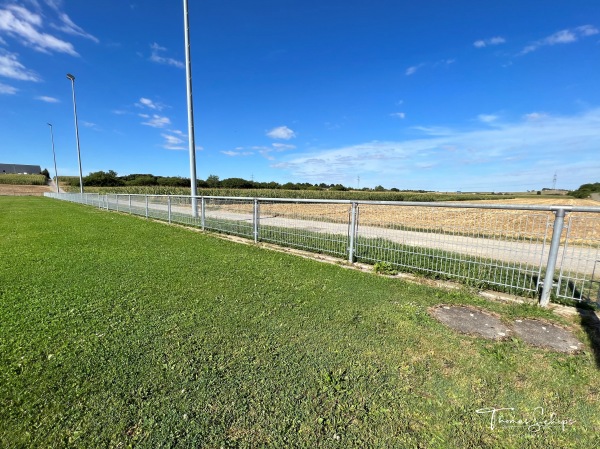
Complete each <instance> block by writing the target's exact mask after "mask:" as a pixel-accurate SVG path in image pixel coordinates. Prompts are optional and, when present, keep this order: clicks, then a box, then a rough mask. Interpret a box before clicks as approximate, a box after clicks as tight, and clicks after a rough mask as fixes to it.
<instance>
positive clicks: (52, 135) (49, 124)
mask: <svg viewBox="0 0 600 449" xmlns="http://www.w3.org/2000/svg"><path fill="white" fill-rule="evenodd" d="M47 125H48V126H49V127H50V139H51V140H52V156H54V178H55V179H56V193H59V192H58V171H56V151H54V131H53V130H52V123H47Z"/></svg>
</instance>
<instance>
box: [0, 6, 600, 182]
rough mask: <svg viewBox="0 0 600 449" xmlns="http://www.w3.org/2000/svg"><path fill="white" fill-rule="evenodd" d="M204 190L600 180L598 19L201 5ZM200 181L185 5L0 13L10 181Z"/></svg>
mask: <svg viewBox="0 0 600 449" xmlns="http://www.w3.org/2000/svg"><path fill="white" fill-rule="evenodd" d="M189 14H190V29H191V49H192V65H193V91H194V114H195V137H196V145H197V152H196V160H197V175H198V177H199V178H202V179H205V178H206V177H208V176H209V175H210V174H215V175H218V176H219V177H220V178H221V179H224V178H228V177H241V178H245V179H254V180H257V181H277V182H281V183H284V182H287V181H292V182H312V183H321V182H326V183H342V184H344V185H348V186H354V187H356V186H358V187H374V186H375V185H378V184H381V185H383V186H384V187H386V188H391V187H398V188H400V189H426V190H440V191H454V190H463V191H524V190H532V189H535V190H537V189H540V188H542V187H551V186H552V181H553V177H554V174H555V173H556V176H557V183H556V186H557V187H558V188H567V189H573V188H577V187H578V186H579V185H580V184H582V183H586V182H598V181H600V157H599V156H598V155H599V154H600V89H599V85H600V84H599V83H600V81H599V80H600V75H599V74H600V57H599V56H600V4H599V3H598V1H597V0H570V1H562V0H545V1H538V0H535V1H533V0H502V1H500V0H498V1H496V0H489V1H474V0H469V1H466V0H452V1H450V0H437V1H434V0H421V1H418V2H415V1H404V0H371V1H368V2H367V1H364V0H360V1H359V0H344V1H338V0H319V1H311V0H308V1H307V0H254V1H252V2H249V1H244V0H202V1H200V0H190V5H189ZM67 73H72V74H73V75H75V77H76V81H75V89H76V96H77V112H78V118H79V131H80V142H81V159H82V166H83V172H84V175H85V174H87V173H89V172H92V171H98V170H105V171H107V170H115V171H116V172H118V173H119V174H120V175H125V174H130V173H153V174H155V175H163V176H185V177H189V173H190V171H189V153H188V137H187V129H188V128H187V106H186V84H185V47H184V29H183V2H182V1H179V0H171V1H166V0H162V1H159V0H144V1H135V0H130V1H124V0H102V1H100V0H86V1H75V0H22V1H14V0H0V135H1V139H0V162H3V163H22V164H36V165H37V164H39V165H41V166H42V167H47V168H48V169H49V170H51V171H52V172H53V163H52V147H51V141H50V128H49V127H48V126H47V124H46V123H48V122H50V123H52V124H53V130H54V138H55V144H56V157H57V164H58V172H59V176H60V175H61V174H62V175H76V174H77V173H78V166H77V150H76V141H75V128H74V118H73V104H72V97H71V82H70V81H69V80H68V79H67V78H66V74H67Z"/></svg>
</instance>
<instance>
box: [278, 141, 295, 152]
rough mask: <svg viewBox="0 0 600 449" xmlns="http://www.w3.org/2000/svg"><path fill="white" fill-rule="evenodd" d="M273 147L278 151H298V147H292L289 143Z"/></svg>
mask: <svg viewBox="0 0 600 449" xmlns="http://www.w3.org/2000/svg"><path fill="white" fill-rule="evenodd" d="M272 145H273V148H274V149H275V150H276V151H288V150H295V149H296V145H290V144H287V143H279V142H275V143H273V144H272Z"/></svg>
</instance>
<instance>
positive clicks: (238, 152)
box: [221, 142, 296, 161]
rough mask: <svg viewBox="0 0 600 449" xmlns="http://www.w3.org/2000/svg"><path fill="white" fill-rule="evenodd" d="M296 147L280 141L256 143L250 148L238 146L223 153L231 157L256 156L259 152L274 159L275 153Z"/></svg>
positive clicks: (269, 158) (267, 157)
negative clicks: (263, 143)
mask: <svg viewBox="0 0 600 449" xmlns="http://www.w3.org/2000/svg"><path fill="white" fill-rule="evenodd" d="M295 149H296V145H291V144H287V143H280V142H273V143H272V144H271V146H268V145H256V146H253V147H250V148H247V147H236V148H234V149H233V150H224V151H221V153H223V154H224V155H226V156H231V157H235V156H254V155H256V154H259V155H260V156H262V157H264V158H266V159H268V160H270V161H274V160H275V157H274V156H273V153H282V152H284V151H291V150H295Z"/></svg>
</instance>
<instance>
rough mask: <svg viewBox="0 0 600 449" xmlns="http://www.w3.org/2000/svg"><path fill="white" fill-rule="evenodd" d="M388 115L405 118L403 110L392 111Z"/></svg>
mask: <svg viewBox="0 0 600 449" xmlns="http://www.w3.org/2000/svg"><path fill="white" fill-rule="evenodd" d="M390 116H391V117H396V118H399V119H404V118H406V114H405V113H404V112H392V113H391V114H390Z"/></svg>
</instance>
